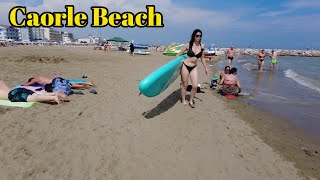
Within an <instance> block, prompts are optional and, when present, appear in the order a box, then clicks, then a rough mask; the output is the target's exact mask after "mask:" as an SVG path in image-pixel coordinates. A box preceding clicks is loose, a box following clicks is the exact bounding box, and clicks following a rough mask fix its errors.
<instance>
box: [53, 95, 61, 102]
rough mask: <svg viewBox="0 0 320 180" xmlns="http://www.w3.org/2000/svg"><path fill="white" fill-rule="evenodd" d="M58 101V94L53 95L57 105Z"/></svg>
mask: <svg viewBox="0 0 320 180" xmlns="http://www.w3.org/2000/svg"><path fill="white" fill-rule="evenodd" d="M60 100H61V99H60V98H59V96H58V94H57V95H55V97H54V101H55V102H56V103H57V104H60Z"/></svg>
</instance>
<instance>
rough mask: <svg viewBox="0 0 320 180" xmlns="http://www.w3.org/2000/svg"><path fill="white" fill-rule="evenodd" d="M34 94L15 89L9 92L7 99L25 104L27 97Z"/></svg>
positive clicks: (26, 90) (23, 89) (27, 90)
mask: <svg viewBox="0 0 320 180" xmlns="http://www.w3.org/2000/svg"><path fill="white" fill-rule="evenodd" d="M32 94H34V92H33V91H31V90H29V89H25V88H16V89H13V90H11V91H10V92H9V94H8V99H9V100H10V101H11V102H27V98H28V96H29V95H32Z"/></svg>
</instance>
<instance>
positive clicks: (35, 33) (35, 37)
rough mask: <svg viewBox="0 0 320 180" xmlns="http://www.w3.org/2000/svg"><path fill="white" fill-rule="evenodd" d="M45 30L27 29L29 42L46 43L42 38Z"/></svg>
mask: <svg viewBox="0 0 320 180" xmlns="http://www.w3.org/2000/svg"><path fill="white" fill-rule="evenodd" d="M44 31H45V28H42V27H40V28H36V27H32V28H29V36H30V40H31V41H48V39H46V38H45V36H44Z"/></svg>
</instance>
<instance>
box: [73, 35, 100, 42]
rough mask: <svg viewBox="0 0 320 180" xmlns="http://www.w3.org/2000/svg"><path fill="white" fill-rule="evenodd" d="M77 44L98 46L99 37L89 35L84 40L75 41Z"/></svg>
mask: <svg viewBox="0 0 320 180" xmlns="http://www.w3.org/2000/svg"><path fill="white" fill-rule="evenodd" d="M77 42H78V43H87V44H99V43H100V37H97V36H92V35H91V34H89V35H88V37H86V38H80V39H78V41H77Z"/></svg>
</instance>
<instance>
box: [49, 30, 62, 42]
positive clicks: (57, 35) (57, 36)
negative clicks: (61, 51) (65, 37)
mask: <svg viewBox="0 0 320 180" xmlns="http://www.w3.org/2000/svg"><path fill="white" fill-rule="evenodd" d="M49 35H50V38H49V41H50V42H58V43H60V42H62V33H61V31H59V30H55V29H52V28H50V30H49Z"/></svg>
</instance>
